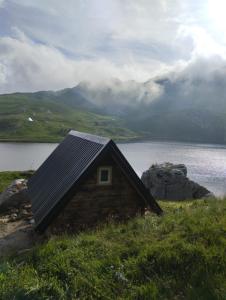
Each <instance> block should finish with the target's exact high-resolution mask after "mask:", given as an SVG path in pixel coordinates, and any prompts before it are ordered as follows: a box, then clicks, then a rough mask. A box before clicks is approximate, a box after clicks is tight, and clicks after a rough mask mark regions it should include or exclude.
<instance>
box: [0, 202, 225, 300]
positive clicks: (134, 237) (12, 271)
mask: <svg viewBox="0 0 226 300" xmlns="http://www.w3.org/2000/svg"><path fill="white" fill-rule="evenodd" d="M160 205H161V206H162V208H163V209H164V211H165V214H164V216H163V217H156V216H154V215H148V216H146V217H145V218H137V219H134V220H132V221H130V222H129V223H128V224H124V225H123V224H121V225H116V224H109V225H106V226H105V227H100V228H99V229H97V230H95V231H90V232H85V233H81V234H79V235H78V236H65V237H58V238H52V239H51V240H50V241H49V242H46V243H44V244H43V245H41V246H37V247H36V248H35V249H33V250H30V251H28V252H27V253H26V254H20V255H18V256H14V257H12V258H8V259H7V260H4V261H1V262H0V270H1V273H0V298H1V299H5V300H7V299H17V300H18V299H32V300H33V299H62V300H63V299H104V300H105V299H142V300H145V299H147V300H149V299H153V300H154V299H156V300H157V299H158V300H159V299H167V300H171V299H180V300H182V299H186V300H189V299H190V300H214V299H216V300H217V299H222V300H223V299H225V295H226V199H225V200H216V199H214V200H211V199H209V200H199V201H196V202H180V203H168V202H161V203H160Z"/></svg>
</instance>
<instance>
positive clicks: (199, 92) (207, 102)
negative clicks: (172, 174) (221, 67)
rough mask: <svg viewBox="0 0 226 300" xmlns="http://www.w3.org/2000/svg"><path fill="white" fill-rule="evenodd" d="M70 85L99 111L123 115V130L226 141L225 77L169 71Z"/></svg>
mask: <svg viewBox="0 0 226 300" xmlns="http://www.w3.org/2000/svg"><path fill="white" fill-rule="evenodd" d="M76 89H77V90H78V91H79V93H80V94H81V95H83V96H84V97H85V98H86V99H89V101H90V102H93V103H95V105H96V106H99V108H100V109H102V112H105V113H108V114H112V115H117V116H120V117H123V119H124V121H125V124H126V126H127V127H128V128H130V129H132V130H133V131H135V132H139V134H142V135H144V136H146V137H149V138H160V139H173V140H182V141H196V142H212V143H226V77H225V78H224V77H222V76H220V75H219V74H214V75H213V76H212V77H208V78H205V77H204V76H193V77H191V76H188V74H186V73H185V74H180V75H179V76H178V74H177V76H175V74H169V75H168V76H165V77H160V78H154V79H151V80H149V81H147V82H145V83H138V82H134V81H127V82H121V81H119V80H112V81H111V82H107V83H103V84H99V85H93V84H90V83H82V84H79V85H78V86H77V87H76Z"/></svg>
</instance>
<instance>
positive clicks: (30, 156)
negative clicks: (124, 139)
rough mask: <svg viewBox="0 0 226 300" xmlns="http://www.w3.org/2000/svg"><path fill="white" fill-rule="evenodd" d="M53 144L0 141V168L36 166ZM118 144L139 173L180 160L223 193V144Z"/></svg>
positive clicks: (193, 176)
mask: <svg viewBox="0 0 226 300" xmlns="http://www.w3.org/2000/svg"><path fill="white" fill-rule="evenodd" d="M56 146H57V144H48V143H0V171H9V170H28V169H36V168H38V167H39V166H40V164H41V163H42V162H43V161H44V160H45V159H46V158H47V157H48V155H49V154H50V153H51V152H52V151H53V150H54V149H55V147H56ZM118 146H119V148H120V149H121V151H122V152H123V154H124V155H125V156H126V158H127V159H128V161H129V162H130V164H131V165H132V166H133V168H134V169H135V171H136V172H137V174H138V175H139V176H141V174H142V172H143V171H144V170H146V169H147V168H148V167H149V166H150V165H151V164H153V163H162V162H172V163H183V164H185V165H186V166H187V168H188V176H189V177H190V178H191V179H192V180H194V181H196V182H198V183H199V184H201V185H204V186H205V187H207V188H208V189H209V190H210V191H212V192H213V193H214V194H215V195H217V196H222V195H226V146H223V145H207V144H193V143H179V142H155V141H151V142H150V141H148V142H136V143H125V144H118Z"/></svg>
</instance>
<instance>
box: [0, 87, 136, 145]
mask: <svg viewBox="0 0 226 300" xmlns="http://www.w3.org/2000/svg"><path fill="white" fill-rule="evenodd" d="M88 107H89V103H88V102H87V101H86V100H83V99H82V98H81V97H80V96H79V95H74V96H73V97H72V95H68V91H65V92H64V93H62V92H61V93H60V94H55V93H54V92H39V93H24V94H23V93H16V94H10V95H0V140H2V141H9V140H11V141H14V140H15V141H43V142H44V141H48V142H49V141H50V142H56V141H60V140H61V139H62V138H63V137H64V136H65V135H66V133H67V132H68V131H69V130H70V129H75V130H78V131H84V132H89V133H94V134H100V135H104V136H108V137H112V138H114V139H117V140H123V139H131V138H136V137H137V134H135V133H134V132H132V131H131V130H129V129H127V128H125V126H124V124H123V121H122V120H121V119H120V118H118V117H115V118H113V117H112V116H106V115H102V114H99V113H98V112H96V111H95V108H94V107H93V106H92V105H91V104H90V107H89V108H88ZM29 118H31V119H32V120H33V121H29Z"/></svg>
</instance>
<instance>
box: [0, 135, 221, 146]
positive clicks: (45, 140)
mask: <svg viewBox="0 0 226 300" xmlns="http://www.w3.org/2000/svg"><path fill="white" fill-rule="evenodd" d="M63 139H64V138H63V137H62V138H53V139H51V138H38V139H36V138H34V139H26V138H21V139H13V138H9V139H7V138H6V139H2V138H0V143H43V144H45V143H47V144H58V143H60V142H61V141H62V140H63ZM112 139H113V140H114V141H115V142H116V143H118V144H124V143H142V142H143V143H148V142H169V143H187V144H203V145H219V146H223V147H226V142H225V143H220V142H217V141H206V140H202V139H194V140H189V139H186V138H184V139H171V138H166V137H151V136H145V135H143V136H136V137H116V138H114V137H112Z"/></svg>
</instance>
